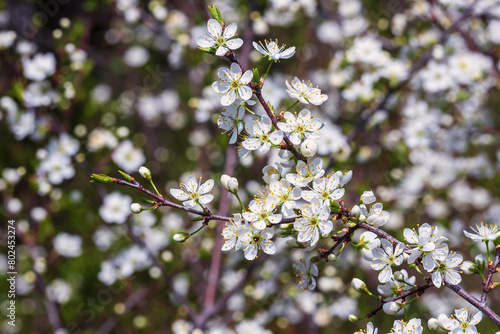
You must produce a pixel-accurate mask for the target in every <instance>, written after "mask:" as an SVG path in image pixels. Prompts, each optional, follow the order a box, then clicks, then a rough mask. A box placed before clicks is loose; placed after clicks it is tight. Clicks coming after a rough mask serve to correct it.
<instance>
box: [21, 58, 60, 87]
mask: <svg viewBox="0 0 500 334" xmlns="http://www.w3.org/2000/svg"><path fill="white" fill-rule="evenodd" d="M21 61H22V63H23V70H24V76H25V77H26V78H27V79H30V80H33V81H42V80H44V79H46V78H47V77H49V76H51V75H52V74H54V73H55V71H56V57H55V56H54V54H52V53H50V52H47V53H45V54H43V53H37V54H36V55H34V56H33V58H32V59H30V58H28V57H26V56H24V57H22V58H21Z"/></svg>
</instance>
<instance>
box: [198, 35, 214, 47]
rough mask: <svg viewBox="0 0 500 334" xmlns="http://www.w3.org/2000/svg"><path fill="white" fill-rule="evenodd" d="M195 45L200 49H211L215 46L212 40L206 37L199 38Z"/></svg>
mask: <svg viewBox="0 0 500 334" xmlns="http://www.w3.org/2000/svg"><path fill="white" fill-rule="evenodd" d="M196 44H198V46H201V47H202V48H211V47H214V46H215V41H214V39H213V38H211V37H208V36H200V37H198V38H197V39H196Z"/></svg>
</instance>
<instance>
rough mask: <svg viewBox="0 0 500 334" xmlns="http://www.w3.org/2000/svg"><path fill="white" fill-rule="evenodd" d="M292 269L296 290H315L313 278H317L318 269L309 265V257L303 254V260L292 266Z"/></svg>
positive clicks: (313, 265)
mask: <svg viewBox="0 0 500 334" xmlns="http://www.w3.org/2000/svg"><path fill="white" fill-rule="evenodd" d="M293 269H294V270H295V277H297V288H298V289H300V290H305V289H306V288H307V289H309V290H314V289H315V288H316V279H315V278H314V277H315V276H318V267H317V266H316V265H315V264H311V262H310V260H309V256H307V253H306V252H304V260H302V259H300V260H299V261H297V262H295V263H294V264H293Z"/></svg>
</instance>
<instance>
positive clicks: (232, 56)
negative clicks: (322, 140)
mask: <svg viewBox="0 0 500 334" xmlns="http://www.w3.org/2000/svg"><path fill="white" fill-rule="evenodd" d="M226 58H227V59H229V61H230V62H232V63H236V64H238V65H239V66H240V68H241V71H242V72H245V68H244V67H242V66H241V64H240V62H239V60H238V58H237V57H236V54H235V53H234V51H233V50H231V51H230V52H228V53H227V54H226ZM248 86H249V87H250V88H252V91H253V92H254V93H255V96H257V99H258V100H259V102H260V104H261V105H262V108H264V110H265V111H266V114H267V116H269V119H270V120H271V122H272V123H273V125H274V127H275V128H276V130H280V128H279V125H278V119H277V118H276V115H275V114H274V112H273V111H272V110H271V108H269V105H268V104H267V103H266V101H265V100H264V97H263V96H262V87H261V86H258V85H257V86H256V85H255V84H254V83H253V82H250V83H249V84H248ZM283 141H284V142H285V144H286V145H284V146H282V147H281V148H282V149H284V150H287V151H290V153H292V154H293V155H294V156H295V158H297V159H298V160H302V161H304V162H307V159H306V158H305V157H304V156H303V155H302V154H300V153H299V151H297V149H296V148H295V146H294V145H293V143H292V142H291V141H290V139H288V136H287V135H286V134H285V133H283Z"/></svg>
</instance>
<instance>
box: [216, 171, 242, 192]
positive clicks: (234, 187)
mask: <svg viewBox="0 0 500 334" xmlns="http://www.w3.org/2000/svg"><path fill="white" fill-rule="evenodd" d="M220 182H221V183H222V186H223V187H224V188H225V189H226V190H227V191H229V192H232V193H235V192H237V191H238V186H239V184H238V180H237V179H236V178H234V177H231V176H229V175H226V174H223V175H222V176H221V177H220Z"/></svg>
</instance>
